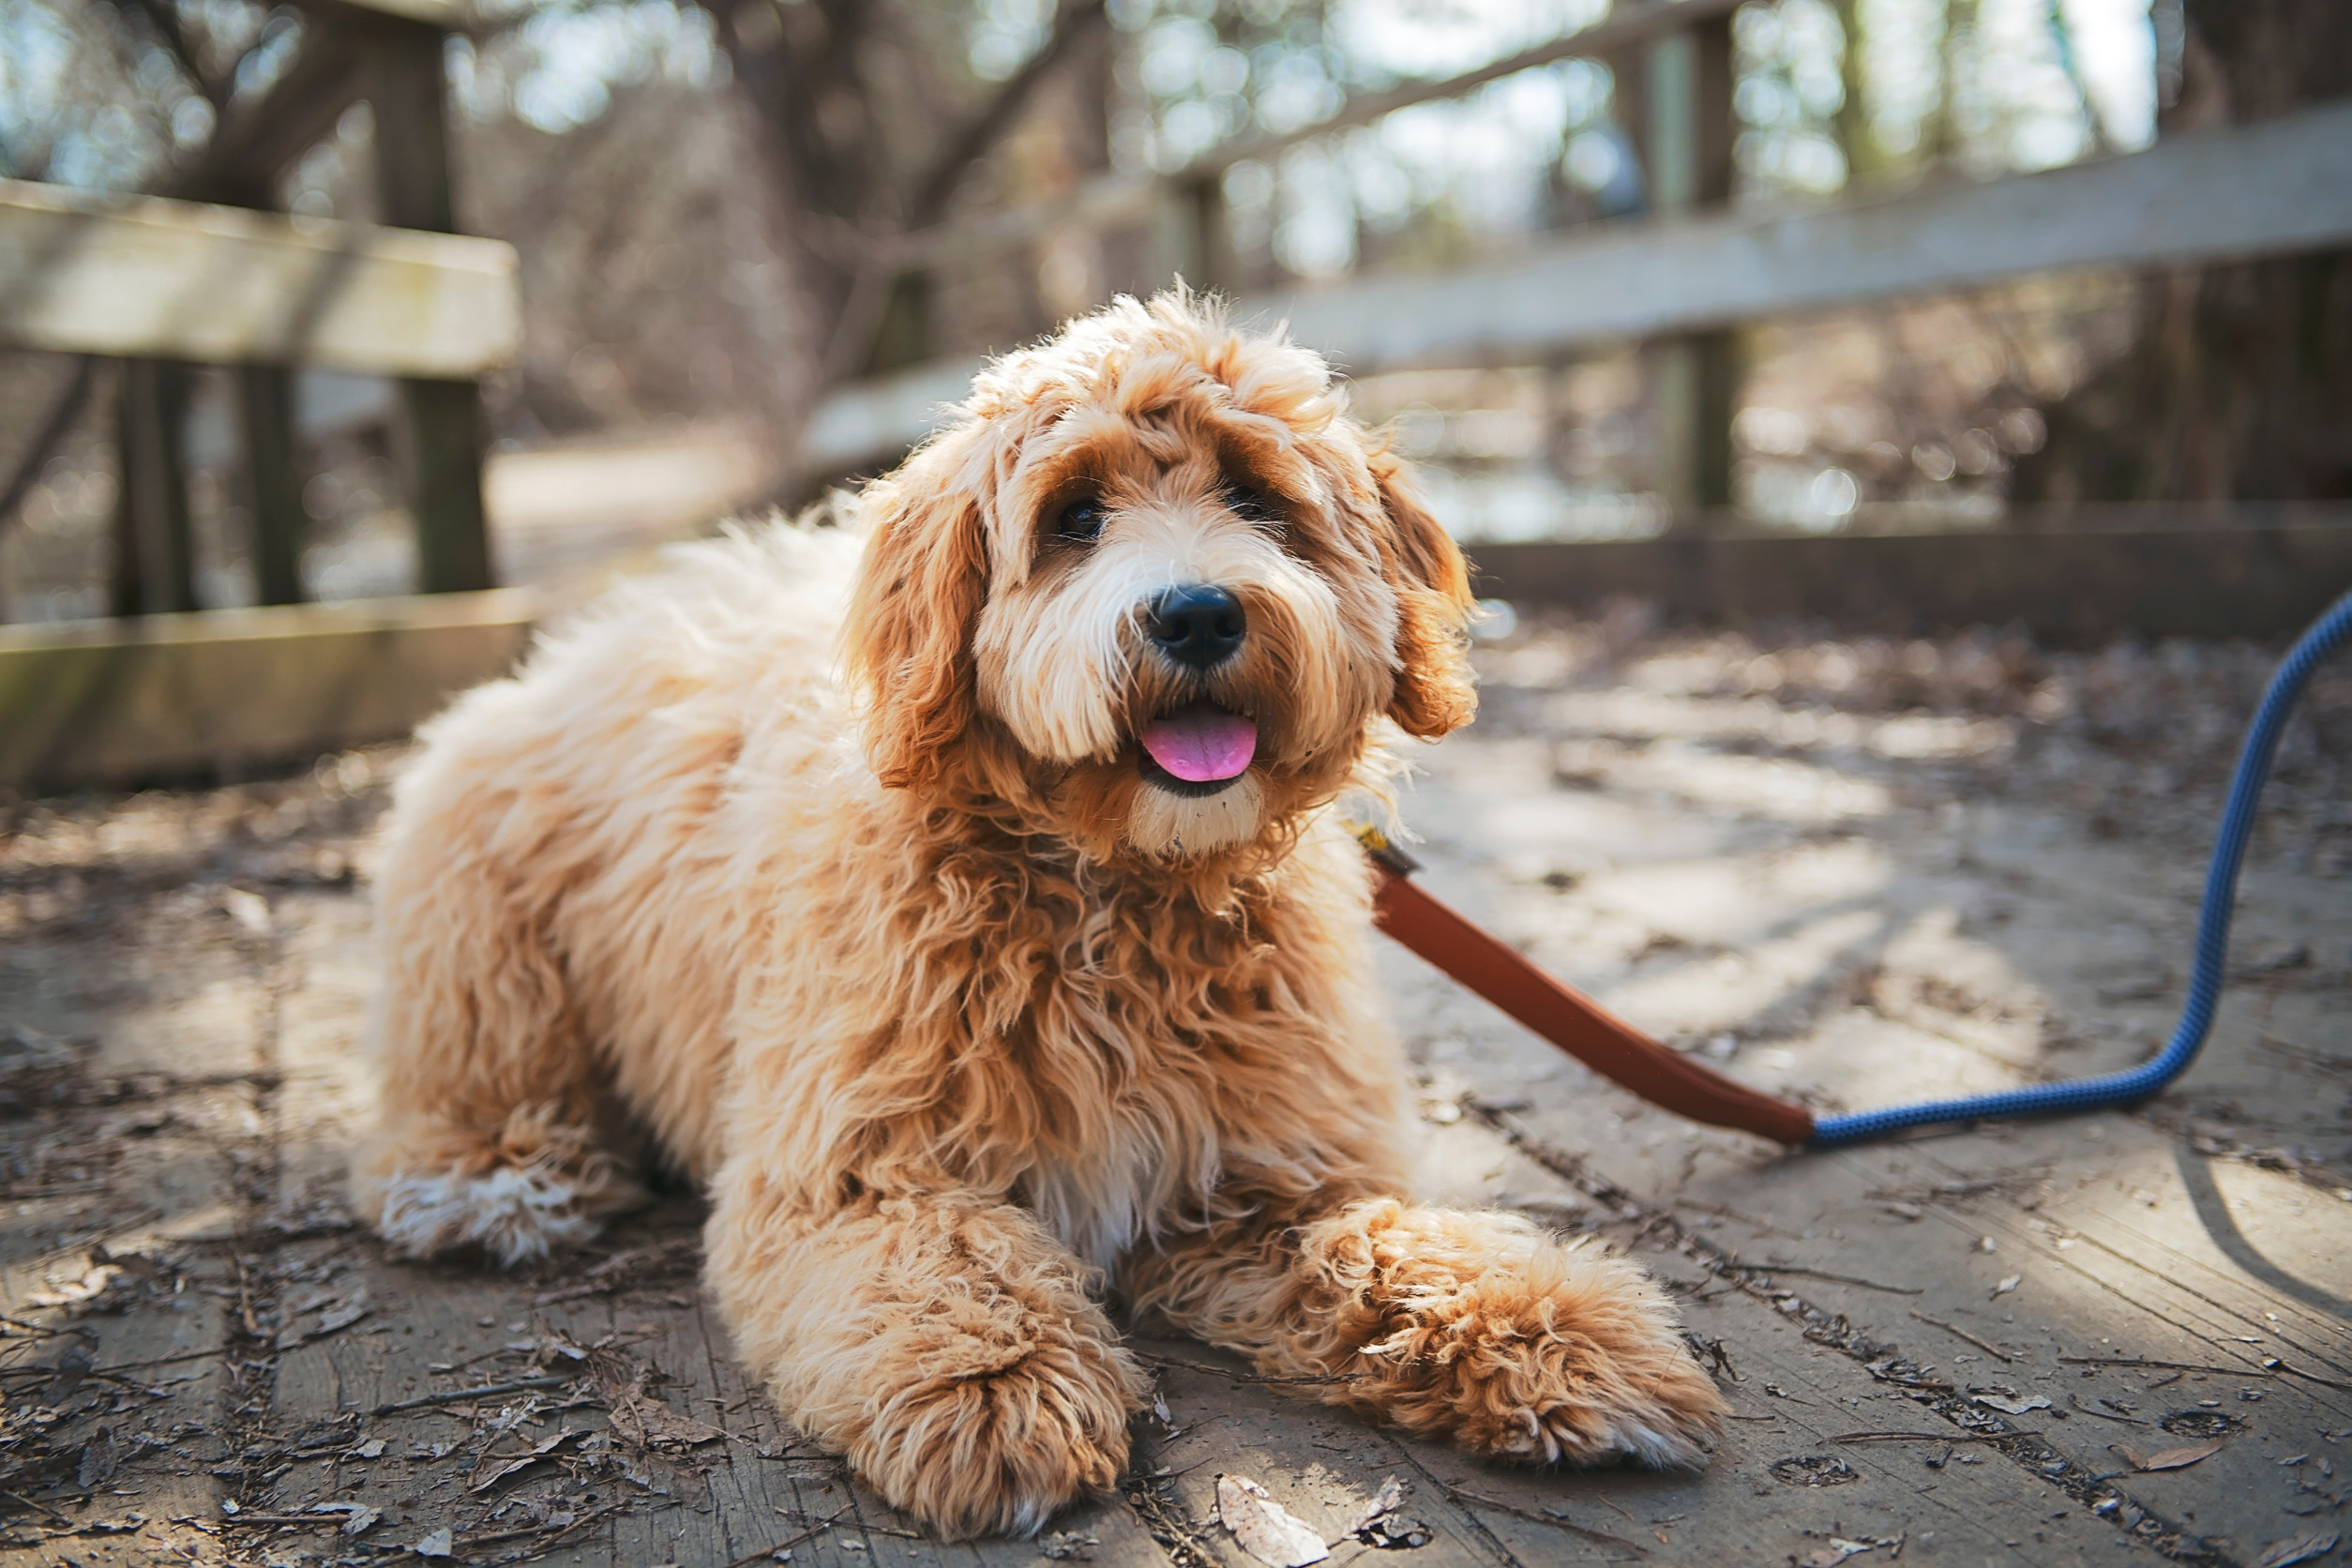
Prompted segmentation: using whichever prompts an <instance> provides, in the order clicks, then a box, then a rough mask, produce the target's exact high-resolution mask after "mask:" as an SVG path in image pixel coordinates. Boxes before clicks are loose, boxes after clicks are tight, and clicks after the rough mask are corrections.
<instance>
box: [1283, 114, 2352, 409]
mask: <svg viewBox="0 0 2352 1568" xmlns="http://www.w3.org/2000/svg"><path fill="white" fill-rule="evenodd" d="M2346 240H2352V101H2342V102H2335V103H2329V104H2324V105H2322V106H2320V107H2319V108H2316V109H2313V110H2309V111H2306V112H2304V113H2299V114H2295V115H2289V116H2284V117H2282V118H2279V119H2275V120H2267V121H2264V122H2262V123H2261V124H2258V125H2252V126H2243V127H2238V128H2229V129H2224V130H2215V131H2209V132H2206V133H2204V134H2201V135H2196V136H2184V137H2181V138H2179V140H2177V141H2166V142H2162V143H2158V144H2157V145H2156V146H2154V147H2152V148H2150V149H2149V150H2148V151H2147V152H2143V153H2134V154H2132V155H2131V156H2129V157H2125V158H2109V159H2105V160H2102V161H2098V162H2091V163H2080V164H2075V165H2073V166H2071V167H2068V168H2064V169H2054V170H2051V171H2049V172H2048V173H2040V174H2026V175H2020V176H2017V177H2014V178H2011V179H2003V180H1996V181H1993V182H1991V183H1988V184H1984V185H1975V186H1958V187H1942V188H1935V189H1929V190H1922V191H1919V192H1916V193H1914V194H1911V195H1907V196H1900V197H1894V198H1891V199H1888V200H1884V201H1864V202H1857V203H1851V204H1844V205H1839V206H1832V207H1829V208H1825V209H1823V210H1819V211H1815V212H1803V213H1790V214H1784V215H1777V216H1774V215H1740V216H1731V217H1723V218H1713V219H1694V220H1691V221H1687V222H1678V223H1669V224H1661V225H1654V226H1631V225H1627V226H1619V225H1605V226H1601V227H1598V228H1596V229H1595V230H1593V231H1592V232H1591V233H1589V234H1580V235H1579V236H1577V237H1576V238H1573V239H1567V240H1562V241H1560V242H1559V243H1557V244H1554V245H1550V246H1545V247H1543V248H1541V249H1536V250H1533V251H1531V252H1530V253H1529V254H1527V255H1526V256H1524V257H1519V258H1515V259H1512V260H1507V261H1500V262H1493V263H1488V264H1484V265H1474V266H1468V267H1463V268H1461V269H1459V270H1457V271H1454V272H1450V273H1447V274H1445V275H1444V276H1443V277H1441V278H1407V277H1395V278H1385V279H1363V280H1358V281H1354V282H1349V283H1344V284H1338V285H1334V286H1333V287H1331V288H1328V289H1319V290H1308V291H1301V292H1299V293H1296V294H1289V295H1285V296H1280V297H1275V298H1271V299H1265V300H1253V301H1251V302H1250V309H1251V311H1253V312H1262V313H1263V314H1265V315H1267V316H1268V317H1269V318H1274V317H1279V318H1283V319H1287V320H1288V321H1289V324H1290V331H1291V333H1292V335H1293V336H1294V337H1296V338H1297V339H1299V340H1300V341H1302V342H1304V343H1308V344H1311V345H1313V346H1314V347H1316V348H1319V349H1322V350H1324V351H1325V352H1326V353H1330V354H1335V355H1337V356H1338V357H1339V358H1340V360H1341V361H1342V362H1343V363H1345V364H1346V365H1347V366H1348V367H1349V369H1353V370H1358V371H1362V370H1364V369H1372V368H1386V367H1392V366H1399V365H1410V364H1423V363H1434V362H1438V361H1443V362H1445V363H1447V364H1462V363H1468V362H1473V361H1478V360H1482V359H1497V360H1507V361H1511V362H1523V361H1524V359H1525V358H1526V356H1527V355H1529V354H1531V353H1535V352H1539V351H1541V350H1543V349H1545V348H1547V347H1559V346H1566V345H1570V344H1576V343H1583V342H1592V341H1595V340H1601V339H1621V338H1642V337H1650V336H1653V335H1656V334H1659V333H1664V332H1673V331H1681V330H1689V329H1693V328H1698V327H1707V326H1718V325H1724V324H1730V323H1734V322H1741V321H1747V320H1752V319H1754V318H1756V317H1759V316H1768V315H1774V314H1779V313H1782V312H1786V311H1790V310H1802V309H1819V308H1825V307H1829V306H1833V305H1847V304H1852V303H1855V302H1858V301H1862V300H1869V299H1881V298H1891V297H1894V296H1898V295H1902V294H1925V293H1930V292H1934V291H1937V290H1945V289H1963V288H1973V287H1977V286H1980V285H1983V284H1987V283H1994V282H1998V281H2001V280H2003V279H2011V278H2017V277H2022V276H2024V275H2026V274H2028V273H2034V272H2049V271H2056V270H2058V269H2061V268H2066V267H2079V266H2097V265H2119V266H2153V265H2161V264H2173V263H2184V262H2207V261H2222V260H2227V259H2231V258H2235V257H2242V256H2254V255H2266V254H2277V253H2280V252H2284V251H2294V250H2302V249H2314V248H2316V247H2320V246H2326V245H2332V244H2340V243H2343V242H2344V241H2346Z"/></svg>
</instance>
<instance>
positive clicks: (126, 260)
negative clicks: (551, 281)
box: [0, 180, 522, 381]
mask: <svg viewBox="0 0 2352 1568" xmlns="http://www.w3.org/2000/svg"><path fill="white" fill-rule="evenodd" d="M515 278H516V262H515V250H514V247H512V246H510V245H507V244H505V242H503V241H500V240H492V239H480V238H476V237H475V236H473V235H468V234H424V233H418V232H415V231H410V230H400V229H380V228H372V227H369V226H367V225H364V224H355V223H329V222H321V221H315V220H312V221H305V220H299V219H290V218H284V217H280V216H278V215H276V214H272V213H262V212H254V211H250V210H249V209H246V208H242V207H225V206H215V205H212V204H204V203H197V202H174V201H168V200H165V199H163V198H161V197H155V196H143V197H108V196H98V195H93V194H89V193H86V192H82V191H71V190H65V189H61V188H58V187H55V186H47V185H35V184H32V183H30V182H27V181H23V180H0V344H6V345H8V346H9V347H14V348H31V349H50V350H55V351H60V352H63V353H67V354H112V355H120V356H125V357H144V358H158V359H189V360H201V361H210V362H216V363H250V362H264V363H282V364H293V363H301V364H306V365H313V366H318V367H321V368H324V369H348V370H369V371H376V372H380V373H383V374H386V375H403V376H419V377H424V378H428V379H435V380H447V381H470V380H473V379H475V378H476V377H479V376H480V375H482V374H483V373H484V372H486V371H488V370H491V369H496V368H497V367H499V366H502V365H505V364H508V363H511V362H512V360H513V359H514V356H515V354H516V352H517V351H518V349H519V348H520V344H521V340H522V314H521V306H520V297H519V294H518V291H517V287H516V280H515Z"/></svg>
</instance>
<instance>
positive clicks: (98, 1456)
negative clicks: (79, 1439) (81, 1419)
mask: <svg viewBox="0 0 2352 1568" xmlns="http://www.w3.org/2000/svg"><path fill="white" fill-rule="evenodd" d="M117 1464H118V1461H117V1460H116V1458H115V1456H114V1440H113V1438H112V1437H110V1436H109V1435H108V1434H107V1430H106V1428H105V1427H103V1426H101V1427H99V1428H98V1431H97V1433H96V1434H95V1435H93V1436H92V1437H91V1439H90V1440H89V1441H88V1442H85V1443H83V1445H82V1462H81V1464H80V1465H78V1466H77V1467H75V1470H74V1472H73V1484H74V1485H77V1486H79V1487H81V1488H82V1489H83V1491H85V1492H95V1491H97V1490H98V1488H99V1487H100V1486H103V1485H106V1484H107V1483H108V1482H110V1481H112V1480H113V1479H114V1470H115V1469H116V1466H117Z"/></svg>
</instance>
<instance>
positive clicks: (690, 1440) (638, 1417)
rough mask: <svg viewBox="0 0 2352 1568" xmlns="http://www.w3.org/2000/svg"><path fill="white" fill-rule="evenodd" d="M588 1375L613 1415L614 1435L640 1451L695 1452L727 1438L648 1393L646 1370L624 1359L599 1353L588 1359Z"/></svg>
mask: <svg viewBox="0 0 2352 1568" xmlns="http://www.w3.org/2000/svg"><path fill="white" fill-rule="evenodd" d="M588 1375H589V1377H590V1378H591V1379H593V1380H595V1382H596V1394H597V1395H598V1397H600V1398H602V1399H603V1400H604V1406H605V1409H606V1410H610V1411H611V1412H612V1433H613V1436H615V1437H617V1438H619V1439H620V1440H622V1441H624V1442H626V1443H628V1444H629V1445H631V1446H632V1447H636V1448H692V1447H694V1446H695V1445H696V1444H698V1443H706V1442H716V1441H717V1440H719V1439H721V1438H723V1437H725V1436H726V1435H727V1434H726V1433H724V1432H722V1431H720V1430H719V1429H718V1428H717V1427H716V1426H713V1425H710V1424H709V1423H708V1422H702V1421H696V1420H694V1419H693V1418H692V1417H690V1416H683V1415H680V1414H679V1413H678V1412H677V1411H675V1410H671V1408H670V1407H669V1406H667V1405H665V1404H663V1403H662V1402H661V1401H660V1400H658V1399H655V1398H652V1397H649V1396H648V1395H646V1393H645V1369H644V1368H643V1367H641V1366H632V1365H630V1364H628V1363H627V1362H626V1359H625V1358H623V1357H620V1356H616V1355H614V1354H613V1353H612V1352H611V1351H609V1350H599V1351H597V1352H596V1353H595V1354H594V1355H592V1356H590V1357H589V1358H588Z"/></svg>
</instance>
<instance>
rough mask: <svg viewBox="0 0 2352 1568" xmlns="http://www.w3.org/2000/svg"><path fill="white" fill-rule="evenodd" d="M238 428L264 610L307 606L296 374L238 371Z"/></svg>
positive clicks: (263, 368) (274, 368)
mask: <svg viewBox="0 0 2352 1568" xmlns="http://www.w3.org/2000/svg"><path fill="white" fill-rule="evenodd" d="M236 388H237V422H238V425H239V428H240V430H242V433H243V435H244V438H245V439H244V445H245V479H246V485H247V488H248V490H249V504H250V505H251V506H252V509H253V511H252V515H253V581H254V587H255V588H256V590H257V591H258V595H259V597H260V599H261V602H262V603H264V604H299V603H301V602H302V598H303V593H302V535H303V533H304V528H303V523H304V518H303V513H302V486H301V483H300V480H299V479H298V477H297V476H296V475H295V473H294V372H293V371H292V370H290V369H287V368H286V367H285V366H283V365H240V366H238V367H237V368H236Z"/></svg>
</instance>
